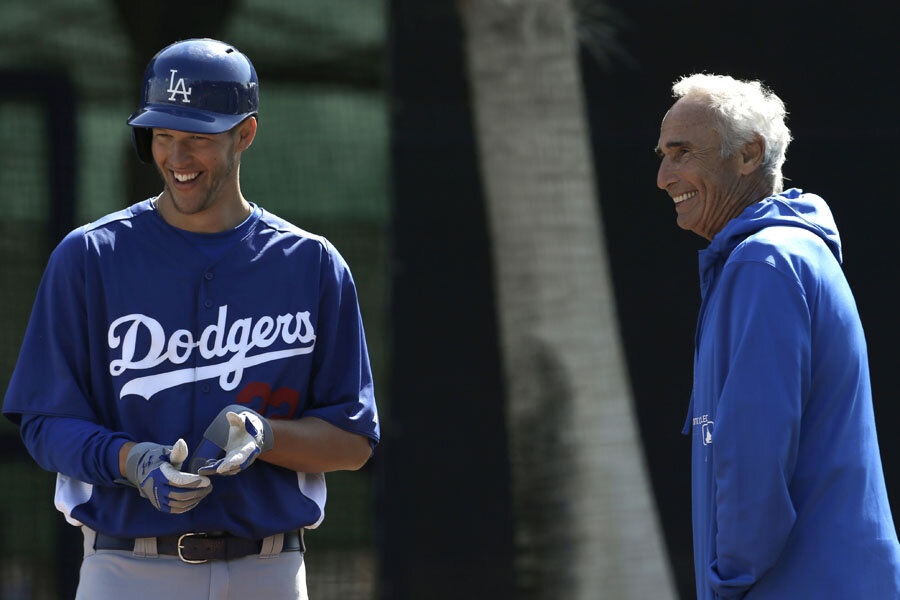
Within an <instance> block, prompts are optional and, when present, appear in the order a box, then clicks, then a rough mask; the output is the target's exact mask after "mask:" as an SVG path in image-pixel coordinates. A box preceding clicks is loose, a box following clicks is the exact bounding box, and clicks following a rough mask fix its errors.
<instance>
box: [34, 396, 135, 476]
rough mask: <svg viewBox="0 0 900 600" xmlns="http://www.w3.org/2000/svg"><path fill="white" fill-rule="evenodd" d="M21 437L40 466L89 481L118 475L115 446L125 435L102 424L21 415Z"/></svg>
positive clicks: (116, 449)
mask: <svg viewBox="0 0 900 600" xmlns="http://www.w3.org/2000/svg"><path fill="white" fill-rule="evenodd" d="M20 432H21V435H22V441H23V442H24V443H25V447H26V448H28V452H29V453H30V454H31V456H32V457H33V458H34V460H35V462H37V463H38V464H39V465H40V466H41V468H43V469H45V470H47V471H52V472H56V473H62V474H63V475H68V476H69V477H73V478H75V479H77V480H79V481H83V482H85V483H90V484H93V485H107V486H111V485H115V480H116V479H121V473H120V472H119V450H120V449H121V448H122V446H123V445H125V442H128V441H129V439H128V437H127V436H126V435H124V434H122V433H116V432H112V431H109V430H108V429H105V428H104V427H102V426H100V425H97V424H96V423H91V422H90V421H85V420H83V419H72V418H67V417H46V416H42V415H29V414H26V415H23V416H22V424H21V427H20Z"/></svg>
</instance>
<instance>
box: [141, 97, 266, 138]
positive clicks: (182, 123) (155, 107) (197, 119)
mask: <svg viewBox="0 0 900 600" xmlns="http://www.w3.org/2000/svg"><path fill="white" fill-rule="evenodd" d="M255 114H256V113H253V112H250V113H247V114H240V115H223V114H221V113H214V112H211V111H207V110H197V109H191V108H181V107H179V106H171V105H168V104H150V105H148V106H146V107H145V108H143V109H141V110H138V111H137V112H135V113H134V114H132V115H131V116H130V117H128V121H127V123H128V124H129V125H131V126H132V127H159V128H162V129H174V130H175V131H186V132H190V133H223V132H225V131H228V130H229V129H231V128H232V127H234V126H235V125H237V124H238V123H240V122H241V121H243V120H244V119H246V118H247V117H249V116H253V115H255Z"/></svg>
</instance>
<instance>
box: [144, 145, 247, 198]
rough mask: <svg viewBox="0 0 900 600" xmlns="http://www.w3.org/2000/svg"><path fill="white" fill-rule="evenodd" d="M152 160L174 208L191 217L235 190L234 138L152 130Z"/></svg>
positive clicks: (235, 160) (235, 162) (235, 161)
mask: <svg viewBox="0 0 900 600" xmlns="http://www.w3.org/2000/svg"><path fill="white" fill-rule="evenodd" d="M153 160H154V162H155V163H156V168H157V169H158V170H159V172H160V175H161V176H162V178H163V180H164V181H165V186H166V192H167V193H168V195H169V196H170V198H171V200H172V205H173V206H174V207H175V209H176V210H177V211H178V212H179V213H181V214H184V215H193V214H197V213H200V212H202V211H205V210H208V209H210V207H212V206H214V205H215V204H216V203H217V202H220V201H221V199H222V198H223V197H224V196H225V195H227V194H234V193H235V192H236V190H237V170H236V167H237V159H236V154H235V135H234V134H233V133H232V132H230V131H226V132H225V133H217V134H207V133H189V132H185V131H176V130H174V129H159V128H154V129H153Z"/></svg>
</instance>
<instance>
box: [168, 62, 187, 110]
mask: <svg viewBox="0 0 900 600" xmlns="http://www.w3.org/2000/svg"><path fill="white" fill-rule="evenodd" d="M169 72H170V73H171V75H170V76H169V89H167V90H166V91H167V92H170V93H171V94H172V95H171V96H169V100H171V101H172V102H175V94H181V101H182V102H190V99H189V98H188V96H190V95H191V88H186V87H185V85H184V77H179V78H178V83H175V73H177V72H178V69H169ZM173 86H174V87H173Z"/></svg>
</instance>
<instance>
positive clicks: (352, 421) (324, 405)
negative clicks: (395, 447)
mask: <svg viewBox="0 0 900 600" xmlns="http://www.w3.org/2000/svg"><path fill="white" fill-rule="evenodd" d="M325 248H326V253H325V255H324V260H323V263H322V272H321V280H320V294H319V319H318V324H317V328H316V349H315V354H314V356H313V373H312V380H311V383H310V401H309V403H308V405H307V406H308V408H307V409H306V410H305V411H304V413H303V416H305V417H317V418H319V419H322V420H324V421H327V422H328V423H331V424H332V425H334V426H336V427H339V428H341V429H344V430H346V431H349V432H351V433H356V434H359V435H363V436H365V437H367V438H369V439H370V440H371V441H372V442H373V445H374V443H377V442H378V440H379V438H380V426H379V422H378V409H377V407H376V405H375V390H374V385H373V382H372V369H371V366H370V364H369V353H368V349H367V347H366V336H365V332H364V330H363V323H362V316H361V314H360V310H359V302H358V299H357V294H356V286H355V284H354V282H353V277H352V276H351V274H350V269H349V267H348V266H347V264H346V262H344V259H343V258H342V257H341V255H340V254H339V253H338V252H337V250H335V249H334V247H333V246H331V245H330V244H329V243H327V242H326V243H325Z"/></svg>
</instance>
